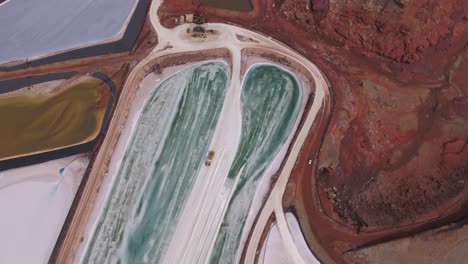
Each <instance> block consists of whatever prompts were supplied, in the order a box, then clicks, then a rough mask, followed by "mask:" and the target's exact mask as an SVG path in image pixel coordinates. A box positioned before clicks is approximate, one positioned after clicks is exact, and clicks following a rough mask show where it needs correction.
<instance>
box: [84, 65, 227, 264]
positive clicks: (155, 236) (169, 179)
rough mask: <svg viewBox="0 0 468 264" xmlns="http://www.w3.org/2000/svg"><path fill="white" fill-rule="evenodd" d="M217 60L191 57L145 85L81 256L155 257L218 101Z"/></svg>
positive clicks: (107, 259)
mask: <svg viewBox="0 0 468 264" xmlns="http://www.w3.org/2000/svg"><path fill="white" fill-rule="evenodd" d="M227 72H228V70H227V68H226V66H225V64H222V63H219V62H210V63H204V64H198V65H195V66H193V67H190V68H188V69H185V70H183V71H181V72H178V73H176V74H175V75H173V76H171V77H170V78H168V79H166V80H165V81H163V82H162V83H161V84H159V85H158V86H157V88H156V89H155V90H154V91H152V92H151V94H150V95H149V96H148V99H147V101H146V103H145V105H144V106H143V109H142V111H141V113H140V116H139V119H138V123H137V125H136V127H135V128H134V130H133V132H132V138H131V139H130V142H129V144H128V146H127V149H126V151H125V154H124V157H123V159H122V163H121V165H120V168H119V171H118V173H117V175H116V178H115V181H114V182H113V185H112V190H111V192H110V194H109V196H108V198H107V201H106V202H105V206H104V208H103V211H102V212H101V214H100V216H99V220H98V223H97V227H96V229H95V231H94V234H93V237H92V238H91V241H90V244H89V246H88V248H87V250H86V254H85V257H84V260H83V263H86V264H87V263H99V264H101V263H122V264H123V263H160V261H161V259H162V257H163V255H164V253H165V252H166V250H167V246H168V243H169V241H170V240H171V237H172V236H173V233H174V231H175V227H176V226H177V222H178V220H179V217H180V214H181V213H182V209H183V208H184V204H185V202H186V200H187V198H188V195H189V194H190V191H191V190H192V187H193V184H194V182H195V180H196V176H197V175H198V172H199V170H200V168H201V166H202V164H203V163H204V157H205V155H206V153H207V151H208V146H209V143H210V142H211V139H212V137H213V134H214V131H215V128H216V124H217V122H218V118H219V115H220V112H221V109H222V105H223V102H224V96H225V92H226V87H227V83H228V76H227V74H226V73H227Z"/></svg>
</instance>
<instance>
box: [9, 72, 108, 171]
mask: <svg viewBox="0 0 468 264" xmlns="http://www.w3.org/2000/svg"><path fill="white" fill-rule="evenodd" d="M92 76H93V77H94V78H97V79H100V80H101V81H103V82H104V83H105V84H107V86H108V87H109V89H110V91H111V97H110V99H109V104H108V105H107V110H106V113H105V114H104V119H103V120H102V126H101V130H100V131H99V133H98V135H97V136H96V138H95V139H93V140H92V141H90V142H87V143H83V144H80V145H76V146H71V147H66V148H63V149H57V150H52V151H48V152H43V153H38V154H33V155H29V156H23V157H18V158H12V159H7V160H3V161H0V171H4V170H9V169H13V168H18V167H24V166H29V165H34V164H38V163H43V162H46V161H50V160H55V159H60V158H65V157H68V156H72V155H76V154H80V153H85V152H90V151H92V150H93V147H94V146H95V145H96V143H98V142H99V141H100V140H101V138H102V137H103V136H104V135H105V133H106V131H107V127H108V126H109V121H110V118H111V114H112V109H113V106H114V103H115V92H116V87H115V83H114V82H113V81H112V80H111V79H110V78H109V77H108V76H107V75H105V74H103V73H101V72H95V73H93V74H92ZM32 77H35V76H32ZM25 78H28V77H25ZM25 78H23V79H25ZM37 78H39V77H37ZM42 78H45V77H42ZM58 79H62V76H60V75H59V78H58ZM15 80H18V81H19V79H15ZM47 80H48V81H51V80H53V79H50V78H49V79H47ZM19 82H22V81H19ZM20 88H22V87H18V88H16V90H17V89H20ZM1 89H2V82H0V91H1Z"/></svg>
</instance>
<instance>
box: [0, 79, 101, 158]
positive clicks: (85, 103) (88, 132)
mask: <svg viewBox="0 0 468 264" xmlns="http://www.w3.org/2000/svg"><path fill="white" fill-rule="evenodd" d="M109 99H110V90H109V87H107V85H105V84H103V83H102V81H101V80H99V79H96V78H87V79H86V80H83V81H80V82H79V83H76V84H73V85H71V86H70V87H69V88H66V89H65V90H62V91H60V92H58V93H55V94H53V95H39V96H38V95H14V96H8V95H6V96H3V97H0V127H1V129H0V160H3V159H7V158H13V157H19V156H25V155H29V154H33V153H40V152H45V151H48V150H53V149H60V148H64V147H68V146H73V145H77V144H81V143H85V142H89V141H91V140H93V139H94V138H95V137H96V136H97V135H98V133H99V130H100V129H101V125H102V121H103V119H104V114H105V111H106V109H107V105H108V103H109Z"/></svg>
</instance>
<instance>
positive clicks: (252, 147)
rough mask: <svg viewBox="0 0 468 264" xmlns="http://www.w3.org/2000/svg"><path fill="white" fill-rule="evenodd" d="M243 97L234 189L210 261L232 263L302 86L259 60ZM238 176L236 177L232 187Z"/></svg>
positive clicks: (232, 170) (231, 174)
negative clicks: (257, 191) (253, 204)
mask: <svg viewBox="0 0 468 264" xmlns="http://www.w3.org/2000/svg"><path fill="white" fill-rule="evenodd" d="M241 101H242V134H241V140H240V145H239V147H238V149H237V153H236V156H235V159H234V162H233V165H232V167H231V168H230V171H229V175H228V181H227V183H226V184H225V187H226V188H229V189H232V188H235V189H234V192H233V196H232V198H231V200H230V202H229V205H228V209H227V212H226V214H225V216H224V219H223V223H222V225H221V228H220V231H219V233H218V237H217V239H216V242H215V246H214V248H213V251H212V253H211V260H210V262H211V263H234V261H235V257H236V252H237V249H238V247H239V243H240V239H241V235H242V230H243V229H244V225H245V221H246V219H247V215H248V212H249V209H250V206H251V203H252V200H253V196H254V194H255V190H256V188H257V185H258V181H259V180H260V179H261V176H262V175H263V174H264V173H265V171H266V169H267V168H268V166H269V165H270V164H271V162H272V161H273V159H274V157H275V156H276V154H277V153H278V151H279V150H280V148H281V146H282V145H283V144H284V143H285V142H286V140H287V138H288V136H289V134H290V133H291V131H292V129H293V127H294V123H295V122H296V120H297V117H298V114H299V110H300V107H301V102H302V86H301V85H300V82H299V81H298V80H297V78H295V77H294V76H293V75H292V74H291V73H289V72H288V71H286V70H284V69H283V68H281V67H278V66H275V65H271V64H259V65H255V66H253V67H252V68H251V69H250V70H249V71H248V73H247V76H246V77H245V81H244V84H243V87H242V92H241ZM236 178H239V180H238V183H237V185H234V183H235V179H236Z"/></svg>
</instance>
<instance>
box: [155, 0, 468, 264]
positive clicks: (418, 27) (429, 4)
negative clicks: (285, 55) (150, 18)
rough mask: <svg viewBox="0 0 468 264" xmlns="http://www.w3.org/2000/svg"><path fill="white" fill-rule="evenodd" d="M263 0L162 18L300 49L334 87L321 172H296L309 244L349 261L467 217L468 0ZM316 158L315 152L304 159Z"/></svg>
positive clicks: (182, 6)
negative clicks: (258, 35)
mask: <svg viewBox="0 0 468 264" xmlns="http://www.w3.org/2000/svg"><path fill="white" fill-rule="evenodd" d="M172 2H177V4H173V3H172ZM253 4H254V10H253V11H252V12H249V13H236V12H232V11H223V10H219V9H210V8H206V7H199V6H197V5H196V4H192V1H188V0H184V1H169V0H167V1H166V2H165V5H164V6H163V8H162V9H161V10H160V16H161V17H162V18H163V19H164V21H165V24H166V25H173V23H171V21H172V20H171V19H172V18H173V17H174V16H175V15H180V14H183V13H186V12H193V11H195V10H197V11H199V12H201V13H203V14H205V15H206V17H207V19H208V21H222V22H229V23H234V24H238V25H241V26H243V27H246V28H250V29H252V30H256V31H260V32H262V33H265V34H267V35H270V36H272V37H275V38H276V39H278V40H280V41H282V42H284V43H286V44H288V45H289V46H290V47H292V48H294V49H296V50H298V51H299V52H301V53H302V54H303V55H304V56H306V57H308V58H309V59H310V60H312V61H313V62H314V63H316V64H317V65H318V66H319V67H320V68H321V70H322V71H323V72H324V73H325V75H326V76H327V78H328V79H329V81H330V83H331V87H332V91H333V93H334V107H333V110H332V113H331V116H330V122H329V124H328V126H327V128H326V132H325V136H324V137H323V139H322V141H321V144H320V147H319V152H318V156H317V157H316V159H315V162H314V169H313V170H308V169H306V168H303V166H297V168H296V169H295V170H294V172H293V175H292V178H291V183H292V184H296V185H297V186H298V187H297V193H296V192H295V195H296V201H295V202H293V203H292V204H291V205H292V206H294V207H296V209H297V212H298V214H299V215H301V214H302V215H303V217H302V220H301V217H299V218H300V220H301V226H302V227H303V229H304V230H306V231H305V232H306V233H307V230H309V231H310V232H309V234H308V237H309V242H310V241H311V240H312V239H311V237H312V236H313V237H315V238H317V239H318V240H319V241H321V244H322V246H323V248H324V249H325V251H326V252H327V253H328V254H329V255H332V258H333V259H334V260H335V261H338V262H343V261H344V260H343V258H342V257H341V254H342V253H343V252H345V251H348V250H350V249H353V248H356V247H360V246H362V245H364V244H369V243H375V242H377V241H383V240H388V239H390V238H392V237H396V236H402V235H405V234H410V233H414V232H417V231H420V230H423V229H428V228H432V227H434V226H440V225H444V224H448V223H450V222H452V221H456V220H459V219H461V218H463V215H466V212H467V209H468V203H467V200H468V187H467V186H468V184H467V182H468V146H467V143H468V76H467V75H466V73H467V72H468V49H467V43H468V15H467V9H468V4H467V3H466V1H463V0H451V1H437V0H352V1H341V0H330V1H328V0H311V1H306V0H304V1H298V0H255V1H253ZM310 143H311V144H312V143H313V142H312V140H311V142H310ZM305 149H308V148H305ZM315 153H317V148H310V153H304V154H303V158H304V159H307V158H309V157H314V156H315ZM298 164H299V165H300V164H301V163H300V162H299V163H298ZM304 164H305V163H304ZM293 189H294V188H293ZM304 215H307V216H308V217H307V216H304ZM319 224H320V228H316V227H314V225H316V226H317V227H318V225H319ZM306 235H307V234H306Z"/></svg>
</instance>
